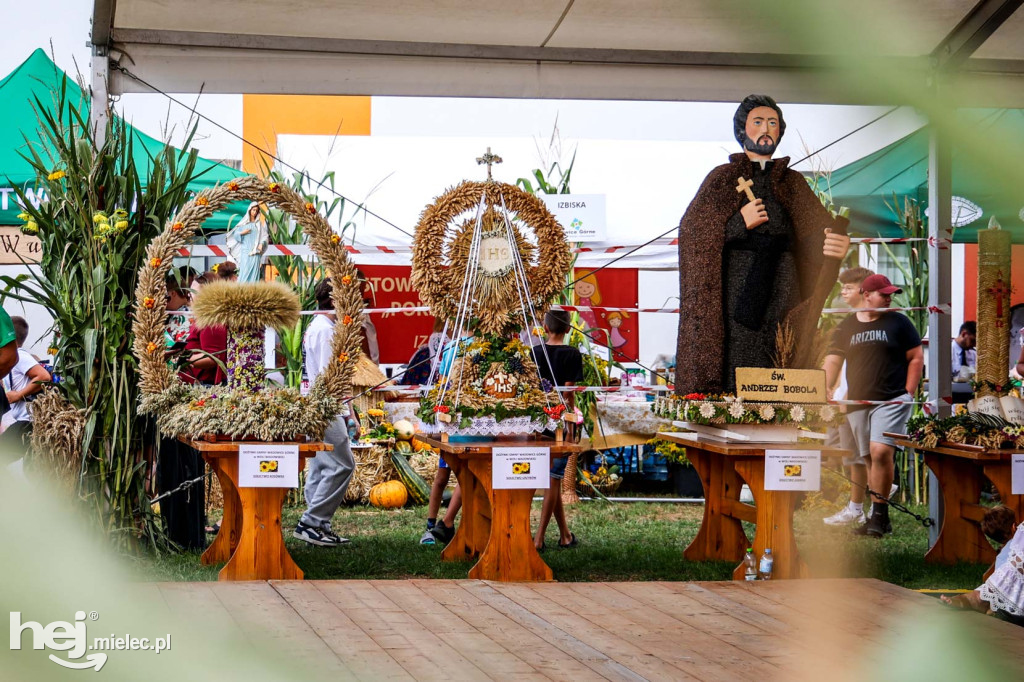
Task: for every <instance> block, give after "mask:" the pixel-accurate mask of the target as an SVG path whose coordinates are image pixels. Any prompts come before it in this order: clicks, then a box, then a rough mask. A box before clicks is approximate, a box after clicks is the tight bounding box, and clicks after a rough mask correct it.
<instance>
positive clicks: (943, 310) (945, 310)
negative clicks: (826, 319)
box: [821, 303, 952, 315]
mask: <svg viewBox="0 0 1024 682" xmlns="http://www.w3.org/2000/svg"><path fill="white" fill-rule="evenodd" d="M909 310H927V311H928V312H930V313H935V314H938V315H949V314H950V313H951V312H952V307H951V306H950V304H948V303H940V304H939V305H924V306H914V307H910V308H898V307H895V306H893V307H892V308H825V309H823V310H822V311H821V312H822V313H823V314H825V315H847V314H849V313H858V312H878V313H884V312H886V311H894V312H904V311H909Z"/></svg>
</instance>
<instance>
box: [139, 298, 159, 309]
mask: <svg viewBox="0 0 1024 682" xmlns="http://www.w3.org/2000/svg"><path fill="white" fill-rule="evenodd" d="M154 305H156V299H155V298H153V297H152V296H146V297H145V298H144V299H142V306H143V307H144V308H152V307H153V306H154Z"/></svg>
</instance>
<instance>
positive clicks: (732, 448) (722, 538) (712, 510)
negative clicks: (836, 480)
mask: <svg viewBox="0 0 1024 682" xmlns="http://www.w3.org/2000/svg"><path fill="white" fill-rule="evenodd" d="M691 435H692V434H691ZM658 438H660V439H662V440H667V441H670V442H672V443H678V444H679V445H682V446H684V447H685V448H686V457H687V459H689V460H690V463H691V464H693V468H694V469H696V470H697V473H698V474H700V480H701V483H702V484H703V486H704V519H703V521H702V522H701V526H700V531H699V532H698V533H697V537H695V538H694V539H693V542H691V543H690V546H689V547H687V548H686V550H685V551H684V552H683V556H684V557H685V558H686V559H689V560H690V561H707V560H709V559H718V560H721V561H738V562H741V563H740V564H739V565H738V566H737V567H736V570H734V571H733V574H732V577H733V580H743V579H744V578H743V564H742V561H743V555H744V553H745V552H746V551H747V547H753V548H754V556H757V557H760V556H761V554H762V553H763V552H764V550H765V548H766V547H770V548H771V550H772V554H773V556H774V557H775V563H774V566H773V567H772V578H773V579H777V578H782V579H787V578H807V577H809V573H808V571H807V564H805V563H804V561H803V559H801V558H800V553H799V552H798V551H797V546H796V539H795V537H794V535H793V510H794V508H795V506H796V501H797V498H798V497H799V495H800V493H798V492H795V491H788V490H765V489H764V451H765V450H818V451H820V452H821V454H822V456H824V457H832V456H842V455H843V454H845V453H846V451H844V450H837V449H834V448H823V447H822V446H821V445H818V444H817V443H724V442H721V441H717V440H713V439H710V438H706V437H704V436H697V437H696V438H687V437H685V436H683V435H682V434H680V433H678V432H668V433H659V434H658ZM744 482H745V483H746V484H747V485H748V486H750V492H751V493H752V494H753V495H754V504H753V505H749V504H745V503H743V502H740V488H741V487H742V485H743V483H744ZM743 521H747V522H749V523H753V524H756V525H757V529H756V531H755V534H754V541H753V543H751V542H750V541H749V540H748V539H747V535H746V533H744V532H743V524H742V522H743Z"/></svg>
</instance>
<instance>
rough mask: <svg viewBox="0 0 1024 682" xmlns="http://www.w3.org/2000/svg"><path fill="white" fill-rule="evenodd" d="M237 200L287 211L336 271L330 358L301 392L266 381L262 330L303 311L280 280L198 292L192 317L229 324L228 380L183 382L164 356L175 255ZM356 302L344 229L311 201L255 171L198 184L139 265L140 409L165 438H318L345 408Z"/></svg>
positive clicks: (290, 321)
mask: <svg viewBox="0 0 1024 682" xmlns="http://www.w3.org/2000/svg"><path fill="white" fill-rule="evenodd" d="M235 201H248V202H252V201H256V202H260V203H264V204H267V205H269V206H273V207H275V208H278V209H280V210H282V211H284V212H286V213H288V214H290V215H291V216H292V217H293V218H294V219H295V220H296V222H298V223H299V224H300V225H301V227H302V230H303V232H304V233H305V234H306V236H307V237H308V239H309V244H310V247H311V249H312V251H313V252H314V253H315V254H316V256H317V257H318V258H319V259H320V262H321V263H323V265H324V266H325V267H326V269H327V271H328V273H330V275H331V277H332V282H333V284H334V287H333V294H332V296H333V303H334V310H335V313H336V315H337V323H336V324H335V326H334V336H333V338H332V342H331V349H332V359H331V362H330V364H329V365H328V366H327V368H326V369H325V370H324V372H323V373H322V374H321V375H320V376H319V377H318V378H317V380H316V381H315V382H314V384H313V386H312V387H311V388H310V391H309V394H308V395H306V396H303V395H301V394H300V393H299V392H298V391H296V390H295V389H292V388H271V387H267V386H266V381H265V369H264V367H263V353H262V349H263V338H262V334H263V330H264V328H265V327H267V326H269V327H274V328H281V327H286V326H292V325H294V324H295V322H296V321H297V320H298V315H299V312H300V306H299V302H298V297H297V296H296V295H295V293H294V292H293V291H291V290H290V289H289V288H288V287H286V286H284V285H281V284H277V283H272V282H257V283H250V284H244V283H233V282H219V283H215V284H208V285H206V286H205V287H203V289H202V290H201V291H200V292H199V293H198V294H197V295H196V298H195V300H194V302H193V312H194V314H195V324H197V325H199V326H200V327H203V326H208V325H223V326H225V327H227V330H228V349H227V363H226V365H227V374H228V385H227V386H212V387H210V386H200V385H190V384H186V383H184V382H183V381H181V380H180V379H179V378H178V376H177V374H175V372H174V371H172V369H171V368H170V367H169V366H168V363H167V361H166V360H165V358H164V350H165V344H164V326H165V324H166V316H167V306H166V301H167V287H166V280H167V276H168V273H169V272H170V270H171V267H172V264H173V260H174V257H175V255H177V254H178V252H179V250H180V249H181V248H182V247H184V246H185V245H186V244H187V243H189V241H190V240H191V239H192V237H193V235H194V234H195V233H196V231H197V230H198V229H199V227H200V226H201V225H202V224H203V222H204V221H205V220H206V219H207V218H209V217H210V216H211V215H213V213H214V212H215V211H217V210H218V209H220V208H221V207H223V206H224V205H225V204H228V203H230V202H235ZM362 311H363V300H362V296H361V294H360V289H359V282H358V279H357V277H356V272H355V267H354V266H353V264H352V262H351V261H350V260H349V258H348V254H347V253H346V251H345V249H344V247H343V246H342V244H341V238H340V237H339V235H337V234H335V233H334V232H333V230H332V229H331V227H330V225H329V224H328V223H327V221H326V220H325V219H324V218H323V216H321V215H320V213H319V211H318V210H317V207H316V205H315V204H313V203H309V202H306V201H305V200H304V199H303V198H302V197H301V196H300V195H299V194H297V193H296V192H295V191H293V190H291V189H290V188H288V187H286V186H284V185H281V184H278V183H275V182H269V183H268V182H266V181H264V180H261V179H259V178H256V177H252V176H250V177H246V178H241V179H238V180H233V181H231V182H228V183H226V184H223V185H218V186H217V187H214V188H211V189H207V190H204V191H203V192H201V193H199V194H198V195H197V196H196V197H195V198H193V199H192V200H191V201H189V202H188V203H187V204H185V205H184V206H183V207H182V209H181V210H180V211H179V212H178V214H177V215H176V216H175V217H174V218H173V219H171V220H170V221H169V222H168V224H167V225H166V227H165V228H164V231H163V232H162V233H161V234H160V235H159V236H158V237H157V238H156V239H154V240H153V242H152V243H151V244H150V245H149V248H148V250H147V261H146V263H145V264H144V265H143V266H142V268H141V270H140V271H139V282H138V287H137V288H136V292H135V323H134V327H133V331H134V333H135V345H134V348H133V350H134V352H135V356H136V357H137V358H138V360H139V375H140V386H139V387H140V390H141V393H142V398H141V400H140V404H139V412H140V413H144V414H151V415H154V416H155V418H156V421H157V426H158V428H159V429H160V431H161V433H163V434H164V435H166V436H169V437H176V436H188V437H191V438H202V437H204V436H210V435H221V436H227V437H230V438H233V439H243V438H255V439H258V440H261V441H285V440H296V439H301V438H303V437H310V438H312V439H314V440H319V439H321V438H322V437H323V433H324V430H325V429H326V428H327V426H328V424H329V423H330V422H331V420H332V419H334V417H335V415H337V414H339V413H340V412H341V411H342V409H341V407H342V401H343V400H344V399H345V398H346V396H347V394H348V393H349V392H350V388H351V387H350V384H351V379H352V374H353V371H354V369H355V366H356V361H357V360H358V359H359V355H360V352H361V351H360V343H361V341H360V327H361V322H362V317H363V312H362Z"/></svg>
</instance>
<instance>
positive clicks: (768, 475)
mask: <svg viewBox="0 0 1024 682" xmlns="http://www.w3.org/2000/svg"><path fill="white" fill-rule="evenodd" d="M764 489H765V490H820V489H821V452H820V451H818V450H765V451H764Z"/></svg>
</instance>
